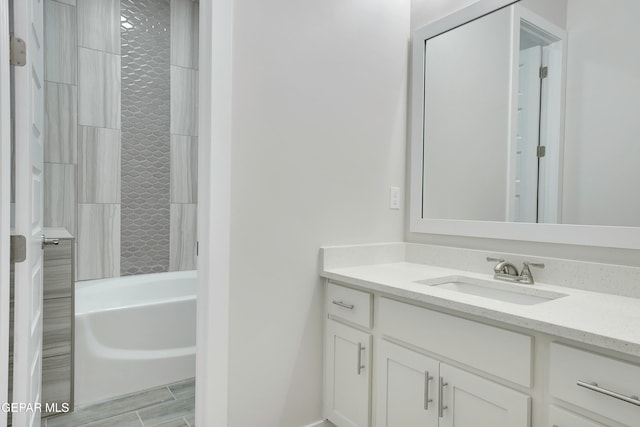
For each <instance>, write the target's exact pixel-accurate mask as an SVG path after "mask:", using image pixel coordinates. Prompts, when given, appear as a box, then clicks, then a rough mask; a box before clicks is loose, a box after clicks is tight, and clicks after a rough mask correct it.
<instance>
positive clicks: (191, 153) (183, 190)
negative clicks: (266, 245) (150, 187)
mask: <svg viewBox="0 0 640 427" xmlns="http://www.w3.org/2000/svg"><path fill="white" fill-rule="evenodd" d="M188 1H191V0H188ZM197 183H198V138H197V137H194V136H184V135H171V203H196V202H197V201H198V186H197Z"/></svg>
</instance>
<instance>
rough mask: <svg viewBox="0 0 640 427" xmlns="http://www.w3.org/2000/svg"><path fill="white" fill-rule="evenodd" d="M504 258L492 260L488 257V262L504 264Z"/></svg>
mask: <svg viewBox="0 0 640 427" xmlns="http://www.w3.org/2000/svg"><path fill="white" fill-rule="evenodd" d="M503 261H504V258H491V257H490V256H488V257H487V262H503Z"/></svg>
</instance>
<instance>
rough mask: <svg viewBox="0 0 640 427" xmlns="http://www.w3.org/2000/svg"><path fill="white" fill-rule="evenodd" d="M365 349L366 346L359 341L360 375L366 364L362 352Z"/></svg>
mask: <svg viewBox="0 0 640 427" xmlns="http://www.w3.org/2000/svg"><path fill="white" fill-rule="evenodd" d="M364 349H365V347H364V346H363V345H362V343H358V375H360V373H361V372H362V370H363V369H364V365H363V364H362V352H363V351H364Z"/></svg>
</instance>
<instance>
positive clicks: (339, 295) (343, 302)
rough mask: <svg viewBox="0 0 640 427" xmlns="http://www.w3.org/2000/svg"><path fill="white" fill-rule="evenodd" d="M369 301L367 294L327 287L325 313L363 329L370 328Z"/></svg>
mask: <svg viewBox="0 0 640 427" xmlns="http://www.w3.org/2000/svg"><path fill="white" fill-rule="evenodd" d="M371 299H372V295H371V294H370V293H368V292H363V291H357V290H355V289H351V288H347V287H344V286H339V285H336V284H333V283H329V284H328V285H327V311H328V312H329V314H330V315H332V316H334V317H338V318H341V319H344V320H347V321H349V322H351V323H355V324H357V325H360V326H364V327H365V328H369V329H370V328H371V326H372V321H371V314H372V313H371Z"/></svg>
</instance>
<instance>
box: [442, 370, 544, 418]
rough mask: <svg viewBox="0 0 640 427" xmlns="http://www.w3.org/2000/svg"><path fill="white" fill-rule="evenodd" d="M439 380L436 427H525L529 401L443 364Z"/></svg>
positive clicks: (508, 390)
mask: <svg viewBox="0 0 640 427" xmlns="http://www.w3.org/2000/svg"><path fill="white" fill-rule="evenodd" d="M440 376H441V377H442V381H441V384H440V386H441V387H442V402H440V404H441V405H442V408H443V410H442V418H441V419H440V427H529V425H530V409H531V397H529V396H527V395H525V394H522V393H520V392H517V391H515V390H511V389H510V388H507V387H504V386H502V385H499V384H497V383H494V382H493V381H489V380H486V379H484V378H480V377H478V376H476V375H473V374H470V373H468V372H465V371H462V370H460V369H457V368H454V367H452V366H449V365H447V364H444V363H441V364H440ZM445 384H446V385H445Z"/></svg>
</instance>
